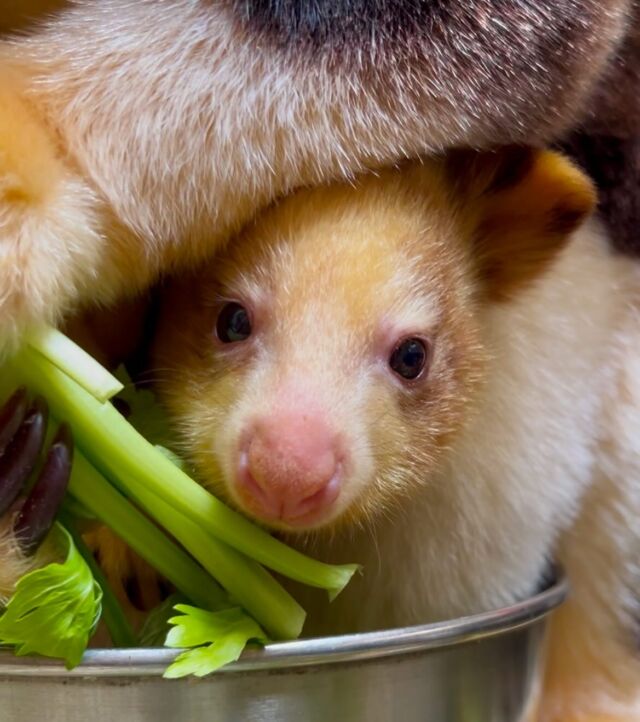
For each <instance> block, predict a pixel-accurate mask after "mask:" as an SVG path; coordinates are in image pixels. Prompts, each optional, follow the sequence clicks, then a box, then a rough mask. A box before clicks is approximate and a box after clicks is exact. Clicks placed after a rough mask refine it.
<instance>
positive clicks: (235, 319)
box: [216, 301, 251, 343]
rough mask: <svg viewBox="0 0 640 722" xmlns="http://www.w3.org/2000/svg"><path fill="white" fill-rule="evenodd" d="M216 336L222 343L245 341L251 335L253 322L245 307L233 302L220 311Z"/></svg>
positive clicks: (226, 304)
mask: <svg viewBox="0 0 640 722" xmlns="http://www.w3.org/2000/svg"><path fill="white" fill-rule="evenodd" d="M216 334H217V336H218V338H219V339H220V340H221V341H222V343H235V342H236V341H244V340H245V339H247V338H249V336H250V335H251V321H250V319H249V314H248V313H247V309H246V308H245V307H244V306H241V305H240V304H239V303H236V302H235V301H232V302H231V303H225V305H224V306H223V307H222V308H221V309H220V313H219V314H218V320H217V322H216Z"/></svg>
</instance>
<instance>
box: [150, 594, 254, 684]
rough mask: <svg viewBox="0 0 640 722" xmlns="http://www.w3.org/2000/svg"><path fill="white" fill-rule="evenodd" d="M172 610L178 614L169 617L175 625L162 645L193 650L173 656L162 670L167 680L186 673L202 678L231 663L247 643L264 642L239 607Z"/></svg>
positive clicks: (249, 618)
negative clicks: (210, 610) (209, 609)
mask: <svg viewBox="0 0 640 722" xmlns="http://www.w3.org/2000/svg"><path fill="white" fill-rule="evenodd" d="M175 609H176V611H178V612H182V614H181V615H180V616H177V617H172V618H171V619H169V623H170V624H173V625H175V626H174V627H173V629H171V631H170V632H169V634H168V635H167V639H166V641H165V645H166V646H167V647H174V648H180V647H193V649H187V650H186V651H185V652H182V654H179V655H178V656H177V657H176V658H175V660H174V661H173V662H172V664H171V665H170V666H169V667H168V668H167V670H166V671H165V673H164V677H165V678H167V679H175V678H177V677H186V676H187V675H189V674H193V675H195V676H196V677H204V676H205V675H207V674H211V672H215V671H216V670H217V669H220V667H223V666H224V665H225V664H229V663H230V662H235V661H236V659H238V657H239V656H240V654H241V653H242V650H243V649H244V648H245V646H246V645H247V643H248V642H250V641H255V642H259V643H260V644H264V643H265V642H266V641H267V640H266V635H265V633H264V632H263V631H262V629H260V627H259V626H258V624H257V623H256V621H255V620H254V619H252V618H251V617H250V616H249V615H248V614H247V613H246V612H245V611H244V610H243V609H242V608H240V607H229V608H228V609H223V610H221V611H218V612H208V611H206V610H204V609H198V608H197V607H192V606H189V605H188V604H176V606H175ZM202 645H205V646H202Z"/></svg>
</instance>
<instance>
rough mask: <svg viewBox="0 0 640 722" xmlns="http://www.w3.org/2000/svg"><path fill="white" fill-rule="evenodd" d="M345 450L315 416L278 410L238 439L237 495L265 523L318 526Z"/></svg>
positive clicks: (336, 487) (334, 493)
mask: <svg viewBox="0 0 640 722" xmlns="http://www.w3.org/2000/svg"><path fill="white" fill-rule="evenodd" d="M343 466H344V451H343V450H342V448H341V444H340V440H339V438H338V436H337V434H336V433H335V431H334V430H333V429H332V428H331V425H330V424H329V423H328V421H327V420H325V419H324V418H323V417H322V415H320V414H319V413H318V412H313V413H312V412H308V411H304V410H301V411H295V410H281V411H274V412H272V413H270V414H268V415H265V416H263V417H261V418H259V419H257V420H254V421H253V422H252V423H251V424H250V425H249V426H248V428H247V429H246V430H245V432H244V434H243V435H242V439H241V443H240V448H239V459H238V473H237V479H236V491H237V494H238V496H239V497H240V499H241V501H242V503H243V504H244V505H245V506H246V508H247V510H248V511H250V512H251V513H252V514H254V515H255V516H256V517H258V518H260V519H262V520H264V521H267V522H276V523H277V522H282V523H284V524H286V525H287V526H294V527H306V526H309V527H311V526H315V525H317V524H319V523H322V521H323V519H324V518H325V517H326V516H327V515H328V513H329V510H330V508H331V506H332V504H333V502H334V501H335V500H336V499H337V497H338V495H339V493H340V488H341V485H342V478H341V477H342V473H343Z"/></svg>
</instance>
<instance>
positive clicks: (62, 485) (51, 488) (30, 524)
mask: <svg viewBox="0 0 640 722" xmlns="http://www.w3.org/2000/svg"><path fill="white" fill-rule="evenodd" d="M47 416H48V413H47V406H46V403H45V402H44V400H43V399H41V398H36V399H34V400H33V401H29V399H28V396H27V392H26V390H25V389H18V390H17V391H16V392H15V393H14V394H13V395H12V396H11V397H10V398H9V399H8V401H6V402H5V404H4V405H3V406H2V407H1V408H0V601H2V602H6V600H7V599H8V598H9V597H10V596H11V594H12V593H13V591H14V589H15V585H16V582H17V581H18V579H19V578H20V577H21V576H23V575H24V574H26V573H27V572H29V571H31V570H33V569H37V568H38V567H40V566H43V565H44V564H47V563H49V562H50V561H53V560H54V558H55V555H54V550H53V549H52V548H51V546H50V545H49V544H48V542H47V534H48V532H49V530H50V528H51V526H52V525H53V523H54V521H55V518H56V515H57V513H58V510H59V508H60V505H61V503H62V499H63V497H64V494H65V492H66V489H67V484H68V482H69V477H70V474H71V462H72V456H73V439H72V437H71V432H70V429H69V427H68V426H66V425H65V424H63V425H61V426H60V428H59V429H58V432H57V433H56V435H55V437H54V439H53V441H52V443H51V445H50V446H49V448H48V450H47V451H46V454H45V455H44V462H43V463H42V466H41V468H40V471H39V472H38V476H37V479H36V481H35V483H34V484H33V486H32V487H31V488H30V490H29V492H28V493H27V494H26V495H25V493H24V490H25V486H26V484H27V481H28V480H29V477H30V476H31V474H32V472H33V471H34V469H35V468H36V466H37V465H38V462H39V461H40V459H41V456H42V451H43V446H44V441H45V434H46V428H47Z"/></svg>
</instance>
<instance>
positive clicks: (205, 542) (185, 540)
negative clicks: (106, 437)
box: [69, 453, 305, 639]
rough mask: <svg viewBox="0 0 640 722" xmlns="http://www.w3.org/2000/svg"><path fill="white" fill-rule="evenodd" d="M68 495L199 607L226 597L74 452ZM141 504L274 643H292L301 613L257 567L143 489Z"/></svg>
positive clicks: (214, 604) (209, 606) (208, 606)
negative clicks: (96, 517) (231, 596)
mask: <svg viewBox="0 0 640 722" xmlns="http://www.w3.org/2000/svg"><path fill="white" fill-rule="evenodd" d="M69 492H70V493H71V495H72V496H73V497H74V498H76V499H78V501H80V502H81V503H82V504H83V505H84V506H86V507H87V508H88V509H89V510H90V511H92V512H93V513H94V514H95V515H96V516H98V517H99V518H101V519H102V521H104V523H105V524H106V525H107V526H109V527H110V528H112V529H113V531H114V532H116V534H118V536H120V537H121V538H122V539H124V541H125V542H127V544H129V546H131V547H132V548H133V549H135V551H137V552H138V554H140V556H141V557H143V558H144V559H146V560H147V561H148V562H149V564H151V566H153V567H154V569H157V570H158V571H159V572H160V573H161V574H162V575H163V576H165V577H166V578H167V579H169V581H171V582H172V583H173V584H174V585H175V586H176V587H177V588H178V589H179V590H180V591H181V592H182V593H183V594H185V595H186V596H187V597H189V598H190V599H191V600H193V601H194V602H195V603H196V604H198V605H199V606H202V607H205V608H206V609H214V608H216V607H218V606H220V604H222V603H223V602H225V601H226V595H225V593H224V592H223V590H222V589H220V587H218V586H217V584H215V582H214V581H213V579H211V578H210V577H209V576H208V575H207V574H206V573H205V571H204V570H203V569H202V568H201V567H200V566H198V564H196V562H194V561H193V559H191V557H189V556H188V555H187V554H185V553H184V552H183V551H182V549H180V548H179V547H177V546H176V545H175V544H174V543H173V542H171V541H170V540H169V539H168V538H167V537H166V536H165V535H164V534H163V533H162V532H161V531H160V530H159V529H158V528H157V527H156V526H155V525H154V524H153V523H152V522H150V521H149V520H148V519H147V518H146V517H145V516H144V515H143V514H142V513H140V512H139V511H138V510H137V509H136V508H135V507H133V506H132V505H131V503H130V502H128V501H127V500H126V499H125V498H124V497H123V496H122V495H121V494H120V492H118V491H117V490H116V489H114V488H113V487H112V486H111V484H110V483H109V482H108V481H107V480H106V479H105V478H104V477H103V476H102V475H101V474H100V472H98V471H97V470H96V469H94V468H93V467H92V466H91V464H89V462H88V461H87V460H86V459H85V458H84V457H83V456H82V454H80V453H77V454H76V456H75V460H74V465H73V470H72V472H71V479H70V481H69ZM142 496H143V498H144V500H145V503H144V506H145V508H147V509H148V510H149V512H150V513H151V515H152V516H153V517H154V518H155V519H156V520H157V521H158V522H159V524H160V525H161V526H163V527H164V528H165V529H167V531H169V532H171V533H172V534H173V535H174V536H175V537H176V538H177V539H178V541H180V542H181V543H182V544H183V545H184V546H185V547H186V548H187V550H188V551H189V552H191V554H192V555H193V556H194V557H195V558H196V559H197V560H198V561H199V562H200V563H201V564H202V566H203V567H204V568H205V569H206V570H207V571H208V572H209V574H211V575H212V576H213V577H215V578H216V579H217V580H218V581H219V582H220V583H221V584H222V585H223V586H224V588H225V589H226V590H227V591H228V592H229V593H230V594H232V595H233V597H234V598H235V599H236V600H237V602H238V603H239V604H241V605H242V606H243V607H244V608H245V609H246V610H247V611H248V612H249V613H250V614H251V615H252V616H253V617H254V618H255V619H256V621H257V622H258V623H259V624H260V625H261V626H262V627H264V629H266V630H267V631H268V632H269V634H270V635H271V636H272V637H273V638H274V639H295V638H296V637H298V636H299V635H300V632H301V631H302V625H303V623H304V618H305V613H304V610H303V609H302V608H301V607H300V606H299V605H298V604H297V602H296V601H295V600H294V599H293V598H292V597H291V596H290V595H289V594H287V592H286V591H285V590H284V589H283V588H282V587H281V586H280V585H279V584H278V583H277V582H276V581H275V580H274V579H273V577H271V576H270V575H269V574H268V573H267V572H266V571H265V570H264V569H263V568H262V567H261V566H260V565H259V564H257V563H256V562H254V561H252V560H250V559H247V557H245V556H244V555H243V554H240V553H239V552H237V551H236V550H235V549H232V548H230V547H228V546H227V545H226V544H224V543H222V542H219V541H218V540H217V539H214V538H212V537H211V536H210V535H209V534H207V533H206V532H204V531H203V530H201V529H200V528H199V527H198V526H197V525H196V524H194V523H193V522H192V521H190V520H189V519H187V518H186V517H184V516H183V515H182V514H180V513H179V512H176V510H175V509H173V508H172V507H171V506H170V505H169V504H167V503H166V502H164V501H162V500H161V499H159V498H157V497H156V496H155V494H153V493H152V492H150V491H148V490H146V489H145V490H144V492H143V493H142Z"/></svg>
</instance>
